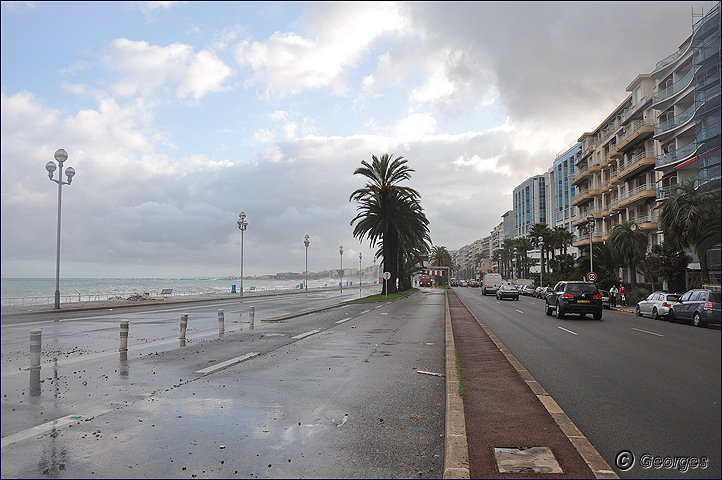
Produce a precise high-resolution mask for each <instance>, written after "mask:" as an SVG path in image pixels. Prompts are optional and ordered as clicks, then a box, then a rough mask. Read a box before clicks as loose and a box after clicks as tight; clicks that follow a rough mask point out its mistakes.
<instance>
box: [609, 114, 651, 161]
mask: <svg viewBox="0 0 722 480" xmlns="http://www.w3.org/2000/svg"><path fill="white" fill-rule="evenodd" d="M652 133H656V127H655V126H654V124H653V123H652V122H651V121H649V120H642V119H639V120H634V121H633V122H632V123H630V124H629V125H628V126H627V131H626V132H625V133H623V134H622V135H620V136H618V137H617V148H615V149H614V152H615V153H616V152H622V151H624V150H625V149H626V148H627V147H628V146H629V145H631V144H633V143H638V140H641V139H644V138H646V137H647V136H648V135H651V134H652ZM616 155H617V156H618V153H616Z"/></svg>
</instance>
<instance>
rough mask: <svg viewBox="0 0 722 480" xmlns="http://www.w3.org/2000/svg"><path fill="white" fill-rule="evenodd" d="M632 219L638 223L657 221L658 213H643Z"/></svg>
mask: <svg viewBox="0 0 722 480" xmlns="http://www.w3.org/2000/svg"><path fill="white" fill-rule="evenodd" d="M632 221H633V222H635V223H637V224H640V223H653V222H658V221H659V216H658V215H644V216H641V217H636V218H632Z"/></svg>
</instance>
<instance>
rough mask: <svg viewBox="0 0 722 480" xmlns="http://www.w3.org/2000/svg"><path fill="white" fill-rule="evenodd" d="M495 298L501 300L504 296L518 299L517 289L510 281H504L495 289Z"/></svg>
mask: <svg viewBox="0 0 722 480" xmlns="http://www.w3.org/2000/svg"><path fill="white" fill-rule="evenodd" d="M496 298H497V299H499V300H503V299H505V298H511V299H512V300H519V289H517V288H516V286H515V285H512V284H511V283H504V284H502V285H501V286H500V287H499V288H497V289H496Z"/></svg>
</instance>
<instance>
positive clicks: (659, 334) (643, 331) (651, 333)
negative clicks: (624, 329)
mask: <svg viewBox="0 0 722 480" xmlns="http://www.w3.org/2000/svg"><path fill="white" fill-rule="evenodd" d="M632 330H636V331H638V332H642V333H648V334H650V335H656V336H658V337H664V335H662V334H661V333H654V332H648V331H646V330H640V329H639V328H634V327H632Z"/></svg>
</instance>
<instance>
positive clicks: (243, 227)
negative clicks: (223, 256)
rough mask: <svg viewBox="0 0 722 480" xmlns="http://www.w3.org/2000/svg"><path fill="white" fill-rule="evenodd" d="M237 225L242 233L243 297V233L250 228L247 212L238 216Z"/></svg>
mask: <svg viewBox="0 0 722 480" xmlns="http://www.w3.org/2000/svg"><path fill="white" fill-rule="evenodd" d="M236 223H238V229H239V230H240V231H241V296H243V232H245V231H246V228H247V227H248V222H247V221H246V212H241V213H239V214H238V221H237V222H236Z"/></svg>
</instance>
